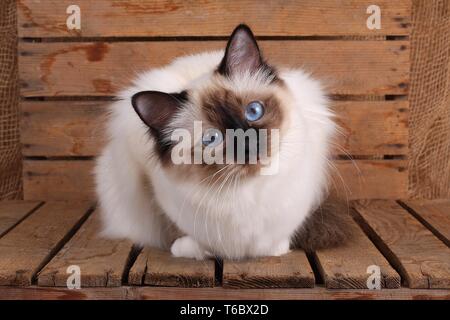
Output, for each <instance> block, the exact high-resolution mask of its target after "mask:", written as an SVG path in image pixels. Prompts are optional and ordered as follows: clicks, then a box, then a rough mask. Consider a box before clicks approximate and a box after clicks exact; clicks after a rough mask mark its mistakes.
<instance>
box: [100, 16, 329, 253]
mask: <svg viewBox="0 0 450 320" xmlns="http://www.w3.org/2000/svg"><path fill="white" fill-rule="evenodd" d="M280 50H281V48H280ZM119 98H120V100H119V101H117V102H114V103H113V104H112V106H111V112H110V120H109V122H108V124H107V134H108V138H109V142H108V144H107V145H106V147H105V149H104V150H103V152H102V154H101V156H100V157H99V158H98V160H97V164H96V168H95V175H96V185H97V195H98V199H99V205H100V209H101V213H102V219H103V224H104V232H103V233H104V234H105V235H107V236H109V237H114V238H128V239H131V240H132V241H134V242H135V243H137V244H140V245H146V246H155V247H161V248H168V249H169V248H170V251H171V252H172V254H173V255H174V256H177V257H193V258H197V259H203V258H205V257H208V256H220V257H222V258H232V259H239V258H245V257H257V256H278V255H282V254H285V253H287V252H288V251H289V250H290V247H291V246H292V244H293V240H294V239H295V235H296V233H298V232H301V230H302V225H303V224H304V223H305V221H306V220H307V217H308V216H310V215H312V214H313V212H314V210H315V209H316V208H317V207H318V206H319V205H320V204H321V202H322V201H323V200H324V196H325V193H326V188H327V175H328V164H327V158H328V156H329V152H330V141H331V139H332V138H333V135H334V133H335V124H334V122H333V120H332V119H333V114H332V112H331V111H330V110H329V107H328V101H327V98H326V96H325V93H324V91H323V90H322V87H321V84H320V83H319V82H318V81H317V80H314V79H312V78H311V77H310V76H309V75H307V74H305V73H304V72H302V71H301V70H295V69H281V68H280V69H276V68H274V67H272V66H269V65H268V64H267V63H266V62H265V61H264V60H263V58H262V56H261V53H260V50H259V48H258V45H257V43H256V40H255V38H254V36H253V34H252V32H251V30H250V29H249V28H248V27H247V26H245V25H240V26H238V27H237V28H236V29H235V31H234V32H233V34H232V35H231V37H230V40H229V42H228V45H227V48H226V50H225V51H224V52H223V51H220V52H206V53H201V54H196V55H191V56H185V57H181V58H178V59H176V60H174V61H173V62H172V63H171V64H170V65H168V66H165V67H162V68H159V69H154V70H150V71H148V72H145V73H143V74H142V75H141V76H140V77H139V78H138V79H137V80H136V81H135V82H134V85H133V86H132V87H131V88H129V89H127V90H125V91H123V92H122V93H121V94H120V96H119ZM255 101H256V102H257V108H265V110H264V114H263V115H262V116H261V115H258V116H261V118H260V119H257V120H256V121H254V119H255V118H252V120H251V121H250V120H249V119H248V118H245V115H246V113H245V110H246V109H245V108H248V106H249V105H250V104H251V103H254V102H255ZM252 110H253V109H252ZM258 110H259V111H261V110H260V109H258ZM265 117H266V118H265ZM194 121H202V122H203V123H204V124H206V125H205V126H204V127H205V128H206V127H209V126H210V127H215V128H218V129H219V130H221V131H222V130H224V129H227V126H232V127H234V128H237V127H239V128H240V127H242V128H244V129H248V128H250V127H258V128H277V129H279V130H280V144H279V147H278V148H276V149H273V150H271V155H270V156H271V157H275V156H276V157H277V158H278V159H279V161H278V166H279V170H278V173H276V174H273V175H261V174H260V170H261V169H262V168H263V167H264V166H263V165H262V164H261V163H259V164H258V165H256V167H254V168H253V167H252V168H253V169H252V170H249V168H250V166H251V164H233V165H229V166H227V165H204V164H203V165H196V164H191V165H175V164H174V163H172V162H171V157H170V155H171V150H172V149H173V144H174V142H173V141H171V140H170V135H171V133H172V132H173V131H174V130H175V129H177V128H183V129H186V130H188V131H189V132H193V122H194ZM252 121H254V122H252ZM201 139H202V137H200V140H201ZM197 140H198V139H197ZM198 142H199V141H194V143H198ZM309 232H314V230H310V231H309ZM318 232H320V231H318Z"/></svg>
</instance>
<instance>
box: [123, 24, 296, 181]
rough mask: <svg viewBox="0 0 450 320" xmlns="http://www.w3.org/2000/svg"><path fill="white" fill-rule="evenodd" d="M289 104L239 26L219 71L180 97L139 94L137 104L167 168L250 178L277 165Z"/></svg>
mask: <svg viewBox="0 0 450 320" xmlns="http://www.w3.org/2000/svg"><path fill="white" fill-rule="evenodd" d="M290 99H292V98H291V96H290V94H289V92H288V90H287V89H286V86H285V84H284V82H283V80H282V79H280V77H279V76H278V74H277V70H276V69H274V68H273V67H272V66H270V65H269V64H267V63H266V61H265V60H264V58H263V56H262V54H261V51H260V48H259V46H258V44H257V42H256V39H255V37H254V35H253V33H252V31H251V30H250V28H249V27H247V26H246V25H239V26H238V27H237V28H236V29H235V30H234V31H233V33H232V35H231V37H230V39H229V41H228V44H227V46H226V49H225V52H224V54H223V58H222V60H221V61H220V63H219V64H218V65H217V67H216V68H215V69H214V70H211V72H209V73H207V74H205V75H203V76H201V77H200V78H199V79H196V80H195V81H192V83H191V84H190V86H189V87H188V88H187V89H186V90H184V91H182V92H175V93H166V92H159V91H142V92H139V93H137V94H135V95H134V96H133V97H132V104H133V107H134V109H135V111H136V112H137V114H138V115H139V117H140V118H141V120H142V121H143V122H144V123H145V124H146V125H147V126H148V128H149V134H150V135H151V136H152V137H153V138H154V141H155V154H156V155H157V156H158V158H159V160H160V161H161V163H162V165H163V167H164V168H165V169H167V170H170V171H171V172H174V173H176V174H178V175H183V174H186V175H192V174H193V173H195V174H196V176H198V177H207V176H211V175H212V174H215V173H218V172H220V171H221V170H222V169H223V173H224V174H225V173H230V172H232V174H238V175H241V176H251V175H257V174H261V172H262V171H263V170H264V169H267V172H273V170H274V168H275V166H277V165H278V164H276V163H275V160H276V161H278V153H279V141H280V139H282V138H283V135H284V133H285V131H286V128H287V127H289V124H288V122H289V118H290V117H289V116H290V115H289V112H290V110H289V109H290V104H291V101H290ZM186 134H187V135H186ZM189 159H190V160H189ZM268 168H270V169H268ZM263 174H264V173H263ZM270 174H272V173H270Z"/></svg>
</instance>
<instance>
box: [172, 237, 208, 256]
mask: <svg viewBox="0 0 450 320" xmlns="http://www.w3.org/2000/svg"><path fill="white" fill-rule="evenodd" d="M170 252H171V253H172V255H173V256H175V257H183V258H195V259H197V260H202V259H204V258H205V257H206V256H207V253H206V251H205V250H203V249H202V248H201V246H200V245H199V244H198V243H197V241H195V240H194V239H192V238H191V237H189V236H184V237H181V238H178V239H177V240H175V241H174V243H173V244H172V247H170Z"/></svg>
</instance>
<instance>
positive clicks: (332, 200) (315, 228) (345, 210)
mask: <svg viewBox="0 0 450 320" xmlns="http://www.w3.org/2000/svg"><path fill="white" fill-rule="evenodd" d="M350 223H353V222H352V221H351V217H350V209H349V207H348V204H347V203H346V202H345V201H342V200H339V199H338V198H337V197H329V198H328V199H327V200H326V201H325V202H324V203H323V204H322V205H321V206H320V207H319V208H318V209H317V210H316V211H315V212H313V213H312V214H311V215H310V216H309V217H308V218H307V220H306V221H305V222H304V223H303V224H302V226H301V227H300V228H299V229H298V230H297V232H296V234H295V235H294V237H293V239H292V245H293V246H294V247H295V248H301V249H303V250H305V251H306V252H313V251H316V250H318V249H325V248H332V247H336V246H339V245H341V244H343V243H345V242H347V241H348V240H349V239H350V238H351V237H352V232H351V230H352V228H351V225H350Z"/></svg>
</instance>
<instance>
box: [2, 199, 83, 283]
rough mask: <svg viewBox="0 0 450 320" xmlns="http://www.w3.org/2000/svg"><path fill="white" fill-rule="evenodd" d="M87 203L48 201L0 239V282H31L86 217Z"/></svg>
mask: <svg viewBox="0 0 450 320" xmlns="http://www.w3.org/2000/svg"><path fill="white" fill-rule="evenodd" d="M90 206H91V204H90V203H88V202H79V203H73V202H72V203H71V202H63V201H61V202H48V203H46V204H44V205H43V206H42V207H40V208H39V209H38V210H37V211H36V212H34V213H33V214H32V215H31V216H30V217H28V218H27V219H26V220H24V221H23V222H22V223H20V224H19V225H18V226H17V227H16V228H14V229H13V230H12V231H10V232H9V233H7V234H6V235H5V236H4V237H3V238H1V239H0V285H20V286H24V285H31V283H32V280H33V278H34V276H35V274H36V273H37V272H38V271H39V270H40V269H41V268H42V267H43V266H44V265H45V264H46V263H47V261H48V260H49V259H50V258H51V257H52V256H53V255H54V254H55V253H56V252H57V251H58V249H59V248H60V247H61V246H62V245H63V244H64V243H65V242H66V240H67V239H68V238H69V237H70V236H71V232H73V230H74V229H75V228H76V227H77V226H79V225H80V224H81V223H82V222H83V221H84V218H85V217H86V214H87V213H88V210H89V208H90Z"/></svg>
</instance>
